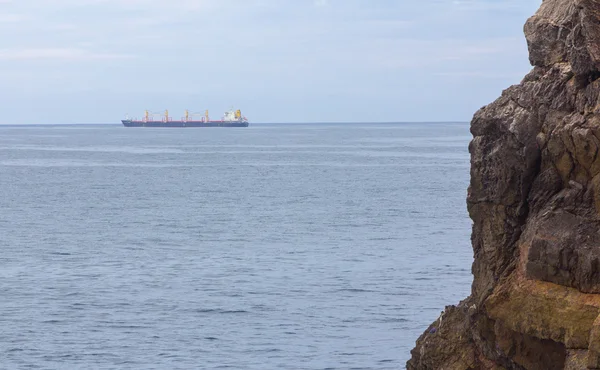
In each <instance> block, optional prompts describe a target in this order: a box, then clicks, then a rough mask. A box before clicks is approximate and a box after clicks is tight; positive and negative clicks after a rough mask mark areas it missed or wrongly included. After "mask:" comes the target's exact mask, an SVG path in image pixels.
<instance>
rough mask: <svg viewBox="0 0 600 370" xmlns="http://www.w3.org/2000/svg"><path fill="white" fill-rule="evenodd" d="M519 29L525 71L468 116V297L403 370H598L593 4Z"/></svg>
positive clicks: (599, 80)
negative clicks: (530, 67) (470, 224)
mask: <svg viewBox="0 0 600 370" xmlns="http://www.w3.org/2000/svg"><path fill="white" fill-rule="evenodd" d="M525 36H526V38H527V42H528V45H529V52H530V61H531V64H532V65H533V70H532V71H531V72H530V73H529V74H528V75H527V76H526V77H525V78H524V79H523V81H522V82H521V84H519V85H516V86H512V87H510V88H508V89H507V90H505V91H504V92H503V93H502V96H501V97H500V98H499V99H498V100H496V101H495V102H493V103H492V104H490V105H488V106H486V107H484V108H482V109H481V110H479V111H478V112H477V113H476V114H475V116H474V118H473V121H472V123H471V133H472V134H473V140H472V142H471V144H470V147H469V150H470V153H471V184H470V186H469V192H468V196H467V205H468V210H469V214H470V216H471V218H472V219H473V222H474V226H473V234H472V243H473V250H474V255H475V262H474V263H473V275H474V282H473V287H472V294H471V296H470V297H468V298H467V299H465V300H464V301H463V302H461V303H460V304H458V305H457V306H450V307H447V308H446V311H445V312H444V314H443V315H442V317H441V319H438V320H437V321H436V322H435V323H433V324H432V325H431V326H430V327H429V328H428V329H427V330H426V332H425V333H424V334H423V335H422V336H421V337H420V338H419V340H418V341H417V346H416V348H415V349H414V350H413V351H412V358H411V360H410V361H409V362H408V364H407V367H408V369H436V370H438V369H444V370H452V369H456V370H462V369H544V370H545V369H600V316H599V315H600V1H599V0H544V2H543V4H542V6H541V8H540V9H539V11H538V12H537V13H536V14H535V15H534V16H533V17H532V18H530V19H529V20H528V21H527V23H526V25H525Z"/></svg>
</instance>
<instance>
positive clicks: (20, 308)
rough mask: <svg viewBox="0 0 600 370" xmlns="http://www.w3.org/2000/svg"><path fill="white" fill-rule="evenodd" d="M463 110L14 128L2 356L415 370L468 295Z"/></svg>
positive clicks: (70, 361)
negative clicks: (439, 119) (361, 117)
mask: <svg viewBox="0 0 600 370" xmlns="http://www.w3.org/2000/svg"><path fill="white" fill-rule="evenodd" d="M470 139H471V135H470V133H469V125H468V123H460V122H459V123H352V124H341V123H340V124H326V123H322V124H251V126H250V127H248V128H195V129H192V128H187V129H186V128H183V129H169V128H125V127H122V126H120V125H36V126H25V125H24V126H17V125H2V126H0V368H2V369H261V370H262V369H403V368H405V364H406V361H407V360H408V359H409V358H410V350H411V349H412V348H413V347H414V345H415V341H416V340H417V338H418V337H419V336H420V335H421V334H422V333H423V332H424V331H425V330H426V329H427V327H428V326H429V325H430V323H431V322H433V321H434V320H435V319H436V318H437V317H438V316H439V315H440V313H441V312H442V310H443V309H444V307H445V306H446V305H451V304H457V303H458V302H459V301H460V300H462V299H464V298H465V297H466V296H468V295H469V293H470V288H471V282H472V275H471V264H472V260H473V254H472V249H471V245H470V233H471V225H472V223H471V220H470V219H469V217H468V214H467V210H466V202H465V198H466V194H467V187H468V182H469V153H468V143H469V141H470Z"/></svg>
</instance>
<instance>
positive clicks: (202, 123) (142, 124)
mask: <svg viewBox="0 0 600 370" xmlns="http://www.w3.org/2000/svg"><path fill="white" fill-rule="evenodd" d="M121 122H122V123H123V126H125V127H248V126H249V124H248V122H244V121H241V122H240V121H208V122H205V121H169V122H154V121H148V122H144V121H132V120H126V119H125V120H122V121H121Z"/></svg>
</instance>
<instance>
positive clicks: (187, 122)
mask: <svg viewBox="0 0 600 370" xmlns="http://www.w3.org/2000/svg"><path fill="white" fill-rule="evenodd" d="M157 115H158V118H157V117H156V116H157ZM197 116H198V115H197V114H190V113H189V112H188V111H187V110H186V111H185V115H184V116H183V117H182V118H181V120H179V121H174V120H173V117H169V111H168V110H165V113H164V114H162V115H161V114H157V113H152V114H151V113H149V112H148V111H146V112H145V114H144V118H142V119H141V120H138V119H136V118H134V119H129V118H126V119H124V120H121V122H122V123H123V126H125V127H248V125H249V123H248V119H247V118H246V117H244V116H242V111H240V110H239V109H238V110H236V111H234V110H233V109H231V110H228V111H226V112H225V114H224V115H223V117H222V118H221V119H220V120H211V119H210V118H209V116H208V110H207V111H206V112H204V115H203V116H202V117H200V118H198V117H197Z"/></svg>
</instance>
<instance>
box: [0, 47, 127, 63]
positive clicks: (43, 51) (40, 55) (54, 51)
mask: <svg viewBox="0 0 600 370" xmlns="http://www.w3.org/2000/svg"><path fill="white" fill-rule="evenodd" d="M131 57H132V56H131V55H124V54H113V53H96V52H91V51H89V50H85V49H76V48H37V49H3V50H2V49H0V60H4V61H10V60H47V59H55V60H64V61H84V60H109V59H127V58H131Z"/></svg>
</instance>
